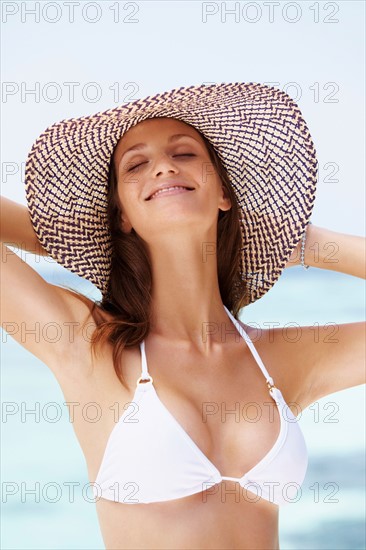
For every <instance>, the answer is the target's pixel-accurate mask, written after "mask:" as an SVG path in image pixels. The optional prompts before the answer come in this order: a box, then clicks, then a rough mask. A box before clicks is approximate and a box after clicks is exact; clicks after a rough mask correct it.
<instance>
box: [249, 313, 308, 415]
mask: <svg viewBox="0 0 366 550" xmlns="http://www.w3.org/2000/svg"><path fill="white" fill-rule="evenodd" d="M239 323H240V325H241V326H242V327H243V328H244V330H245V332H246V333H247V335H248V336H249V338H250V340H251V342H252V343H253V345H254V347H255V349H256V351H257V353H258V355H259V356H260V358H261V360H262V362H263V364H264V366H265V367H266V369H267V371H268V374H269V375H270V376H271V377H272V378H273V380H274V384H275V385H276V386H277V387H278V388H279V389H280V390H281V393H282V395H283V397H284V399H285V401H286V402H287V403H290V402H296V403H299V404H300V401H301V403H302V405H301V406H303V405H305V402H304V396H303V392H304V387H306V380H305V378H304V375H305V374H306V371H305V370H304V369H302V368H301V366H302V364H303V363H307V362H308V360H309V357H308V353H306V349H309V347H308V343H309V342H308V340H309V339H310V338H311V336H312V333H311V332H310V329H311V327H299V326H297V327H289V329H287V328H284V327H270V328H263V327H258V326H250V325H247V324H245V323H243V322H242V321H239ZM299 334H301V337H299ZM303 408H304V406H303Z"/></svg>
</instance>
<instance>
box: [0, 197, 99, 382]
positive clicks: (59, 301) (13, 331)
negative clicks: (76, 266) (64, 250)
mask: <svg viewBox="0 0 366 550" xmlns="http://www.w3.org/2000/svg"><path fill="white" fill-rule="evenodd" d="M0 237H1V263H0V270H1V274H0V275H1V277H0V282H1V302H0V304H1V310H0V313H1V326H2V328H3V329H4V330H5V331H6V332H7V333H8V334H9V335H10V336H11V337H12V338H14V339H15V340H16V341H17V342H18V343H19V344H21V345H22V346H23V347H24V348H26V349H27V350H28V351H30V352H31V353H33V355H35V356H36V357H38V358H39V359H40V360H41V361H43V362H44V363H45V364H46V365H47V366H48V367H50V368H51V370H52V371H53V372H54V373H55V374H56V373H58V374H60V372H61V371H62V373H63V374H65V370H66V369H67V368H68V367H70V368H72V365H75V364H77V363H79V361H78V357H79V356H82V355H83V354H84V357H85V358H86V356H85V353H88V350H89V347H90V344H89V343H88V342H85V341H84V340H85V339H84V338H83V336H82V334H83V333H82V327H83V324H84V323H85V322H86V321H88V323H89V322H90V323H93V318H92V317H91V315H90V309H91V306H92V304H93V302H92V301H91V300H88V299H87V298H85V300H82V299H80V298H79V297H78V296H77V295H76V294H75V293H73V292H72V291H70V290H67V289H64V288H61V287H58V286H56V285H52V284H50V283H47V282H46V281H45V280H44V279H43V278H42V277H41V276H40V275H39V274H38V273H37V272H36V271H35V270H34V269H32V267H31V266H30V265H28V264H27V263H26V262H24V261H23V260H22V259H21V258H20V257H19V256H18V255H17V254H15V253H14V252H13V251H11V250H10V248H8V247H7V246H6V244H10V245H11V246H16V247H17V248H19V249H20V248H21V249H22V250H27V251H29V252H35V251H36V250H37V249H41V247H40V244H39V243H38V240H37V237H36V235H35V233H34V231H33V229H32V228H31V225H30V220H29V216H28V212H27V208H26V207H23V206H21V205H18V204H16V203H14V202H13V201H10V200H9V199H4V198H2V201H1V235H0ZM41 250H43V249H41ZM44 253H45V251H44ZM75 374H78V373H73V375H75Z"/></svg>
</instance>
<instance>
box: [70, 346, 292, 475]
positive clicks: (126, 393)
mask: <svg viewBox="0 0 366 550" xmlns="http://www.w3.org/2000/svg"><path fill="white" fill-rule="evenodd" d="M148 368H149V373H150V375H151V376H152V377H153V386H154V394H155V399H156V401H155V405H156V404H159V407H160V411H161V412H162V413H163V414H162V416H161V418H162V419H163V420H161V421H164V416H166V415H168V416H169V415H171V416H172V417H173V419H174V420H175V421H176V429H177V430H178V431H179V432H180V433H181V434H185V437H186V438H187V441H191V442H193V444H194V445H195V446H196V447H197V448H198V450H199V451H200V452H201V453H202V454H203V455H204V456H205V457H206V458H207V459H208V460H209V461H210V462H211V463H212V464H213V465H214V466H215V467H216V468H217V469H218V470H219V471H220V472H221V474H222V475H224V476H233V477H240V476H241V475H243V473H245V472H247V471H249V470H250V469H251V468H253V467H254V466H255V465H256V464H257V463H258V462H259V461H260V460H261V459H262V458H263V457H264V456H265V455H266V454H267V453H268V452H269V451H270V450H271V448H272V447H273V446H274V445H275V443H276V441H277V439H278V437H279V434H280V429H281V415H284V414H285V411H283V406H282V404H276V402H275V401H274V399H273V398H272V396H271V395H270V393H269V390H268V387H267V384H266V380H265V377H264V375H263V373H262V372H261V370H260V369H259V367H258V364H257V362H256V361H255V360H254V358H253V356H252V355H251V354H250V352H249V350H247V351H245V350H244V352H243V350H242V349H241V350H240V351H239V350H238V352H235V353H228V354H223V355H222V356H221V355H220V356H217V357H216V358H212V357H211V359H210V361H209V362H207V361H204V360H202V359H200V358H198V357H195V356H194V355H192V354H190V355H189V357H187V356H186V357H185V356H184V355H182V354H179V353H176V354H174V351H173V350H171V353H167V352H164V353H159V351H158V350H156V351H153V348H150V353H149V361H148ZM123 374H124V377H125V379H126V382H127V385H128V388H129V390H127V389H125V388H124V387H123V386H122V385H121V383H120V381H119V379H118V378H117V376H116V374H115V371H114V368H113V363H112V357H111V356H110V357H108V354H106V355H105V356H104V360H103V361H102V362H101V363H99V364H98V367H97V368H95V369H94V375H93V377H92V378H91V379H89V380H88V382H87V383H85V381H84V385H83V388H80V387H77V384H76V385H75V384H74V385H72V384H69V385H68V384H66V386H65V388H63V391H64V394H65V397H66V400H67V401H78V402H79V403H80V407H78V410H74V415H73V427H74V430H75V433H76V436H77V438H78V440H79V443H80V445H81V447H82V450H83V452H84V455H85V459H86V462H87V465H88V470H89V475H90V479H91V480H94V479H95V477H96V475H97V472H98V469H99V467H100V464H101V462H102V458H103V455H104V452H105V449H106V445H107V443H108V441H109V438H110V437H111V434H112V431H113V430H114V429H115V428H116V426H117V425H118V423H119V422H120V419H121V416H122V415H123V414H126V413H125V411H126V410H127V409H128V411H129V412H128V414H129V415H130V419H131V420H132V421H133V415H134V410H136V405H135V406H134V405H133V403H132V405H131V402H132V401H133V396H134V392H135V389H136V381H137V380H138V378H139V376H140V375H141V356H140V351H139V349H138V347H137V348H129V349H126V350H125V351H124V355H123ZM137 406H138V405H137ZM160 428H161V425H160ZM151 429H152V430H153V434H152V437H154V438H156V440H157V441H158V442H159V444H161V445H162V446H165V445H170V444H172V442H171V441H161V437H162V433H163V430H162V429H159V422H156V424H155V425H153V427H152V428H151ZM149 437H151V433H149ZM173 444H174V443H173Z"/></svg>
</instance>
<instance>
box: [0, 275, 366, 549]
mask: <svg viewBox="0 0 366 550" xmlns="http://www.w3.org/2000/svg"><path fill="white" fill-rule="evenodd" d="M44 277H45V278H46V279H47V280H49V281H50V282H52V283H54V284H61V283H64V284H68V285H70V286H74V288H77V289H78V290H80V291H83V292H85V293H86V294H88V296H91V297H95V298H97V297H99V293H98V291H96V290H95V289H94V287H92V285H90V284H88V283H86V282H84V281H82V280H81V279H80V278H77V277H76V276H73V275H71V274H69V273H68V272H67V271H66V270H63V269H61V268H57V269H55V268H53V269H49V270H48V271H45V272H44ZM364 317H365V282H364V281H363V280H361V279H358V278H356V277H351V276H346V275H342V274H339V273H335V272H330V271H325V270H320V269H309V270H307V271H305V270H304V269H302V268H301V267H295V268H290V269H287V270H285V271H284V272H283V274H282V275H281V277H280V279H279V281H278V282H277V283H276V285H275V286H274V287H273V288H272V289H271V290H270V291H269V292H268V293H267V294H266V295H265V296H264V297H263V298H262V299H261V300H259V301H258V302H256V303H255V304H252V305H250V306H248V307H247V308H246V309H245V310H244V311H242V313H241V319H242V320H243V321H244V322H245V323H247V324H254V323H257V324H258V325H259V326H264V327H265V326H268V325H266V324H265V323H268V322H273V323H275V322H277V323H279V324H280V325H279V326H285V325H286V324H287V323H298V324H299V325H312V324H314V323H319V324H326V323H329V322H333V323H349V322H355V321H363V320H364ZM277 326H278V325H277ZM2 341H3V345H2V357H1V359H2V360H1V398H2V408H3V409H2V410H3V412H4V407H5V406H6V407H7V410H9V407H11V406H14V407H17V410H14V411H13V412H14V414H10V415H9V414H8V415H7V416H6V417H5V416H4V414H3V415H2V424H1V479H2V522H1V523H2V525H1V548H4V549H9V550H11V549H24V550H28V549H37V550H41V549H47V550H50V549H55V550H56V549H57V550H69V549H70V550H71V549H72V550H75V549H93V550H94V549H95V550H97V549H103V548H104V545H103V541H102V537H101V534H100V530H99V526H98V520H97V515H96V510H95V505H94V504H93V499H92V492H91V490H90V489H89V490H86V492H85V493H84V494H83V493H82V490H83V487H84V486H85V485H87V484H88V478H87V471H86V464H85V461H84V457H83V454H82V452H81V449H80V446H79V444H78V442H77V439H76V437H75V435H74V432H73V428H72V425H71V423H70V421H69V417H68V413H67V409H66V406H64V405H63V403H64V397H63V394H62V392H61V390H60V388H59V386H58V384H57V381H56V379H55V377H54V376H53V374H52V373H51V372H50V371H49V369H48V368H47V367H46V366H45V365H44V364H43V363H42V362H41V361H39V360H38V359H37V358H36V357H34V356H33V355H31V354H30V353H29V352H27V351H26V350H25V349H24V348H22V347H21V346H20V345H19V344H17V343H16V342H15V341H13V340H12V339H11V338H10V337H9V336H8V335H7V334H6V333H5V332H3V333H2ZM346 368H347V365H346V364H345V369H346ZM50 403H54V405H53V406H50ZM12 404H13V405H12ZM47 404H48V408H47V406H46V405H47ZM37 407H38V408H39V415H38V417H37V414H38V413H37ZM30 409H34V410H36V413H35V414H33V415H32V414H29V413H28V414H26V410H30ZM334 411H336V412H334ZM22 413H23V415H25V414H26V416H25V418H23V419H22V416H21V415H22ZM56 414H58V415H59V418H57V417H55V415H56ZM55 418H56V420H55V421H53V420H54V419H55ZM364 419H365V387H364V386H358V387H355V388H350V389H347V390H344V391H341V392H337V393H335V394H332V395H329V396H327V397H326V398H323V399H322V400H319V402H317V403H316V404H314V405H313V406H311V407H309V408H308V409H306V410H305V411H303V413H302V415H301V418H300V419H299V423H300V426H301V428H302V430H303V432H304V435H305V439H306V443H307V447H308V451H309V468H308V472H307V475H306V478H305V480H304V483H303V486H302V489H301V491H302V492H301V495H300V498H299V500H298V501H297V502H294V503H291V504H288V505H287V506H285V507H283V508H282V509H281V511H280V547H281V549H282V550H307V549H329V550H336V549H347V550H357V549H361V548H365V546H366V544H365V525H364V519H363V518H364V516H365V498H364V488H365V473H364V472H365V458H364V451H365V420H364ZM335 420H336V421H335ZM37 483H38V484H39V491H38V492H37V490H36V491H35V492H34V490H35V489H37ZM72 483H75V484H77V485H76V486H75V492H74V498H73V499H72V498H71V497H70V493H71V490H69V489H70V484H72ZM47 484H48V485H47ZM32 490H33V493H32V492H31V491H32ZM27 491H28V492H27ZM88 498H89V500H90V502H88V501H87V499H88ZM243 521H245V519H243Z"/></svg>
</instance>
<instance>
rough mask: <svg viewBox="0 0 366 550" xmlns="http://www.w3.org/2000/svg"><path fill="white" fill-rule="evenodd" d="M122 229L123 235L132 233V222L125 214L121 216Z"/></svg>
mask: <svg viewBox="0 0 366 550" xmlns="http://www.w3.org/2000/svg"><path fill="white" fill-rule="evenodd" d="M121 228H122V231H123V233H131V229H132V225H131V222H130V220H129V219H128V218H127V216H125V214H123V213H122V214H121Z"/></svg>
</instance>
